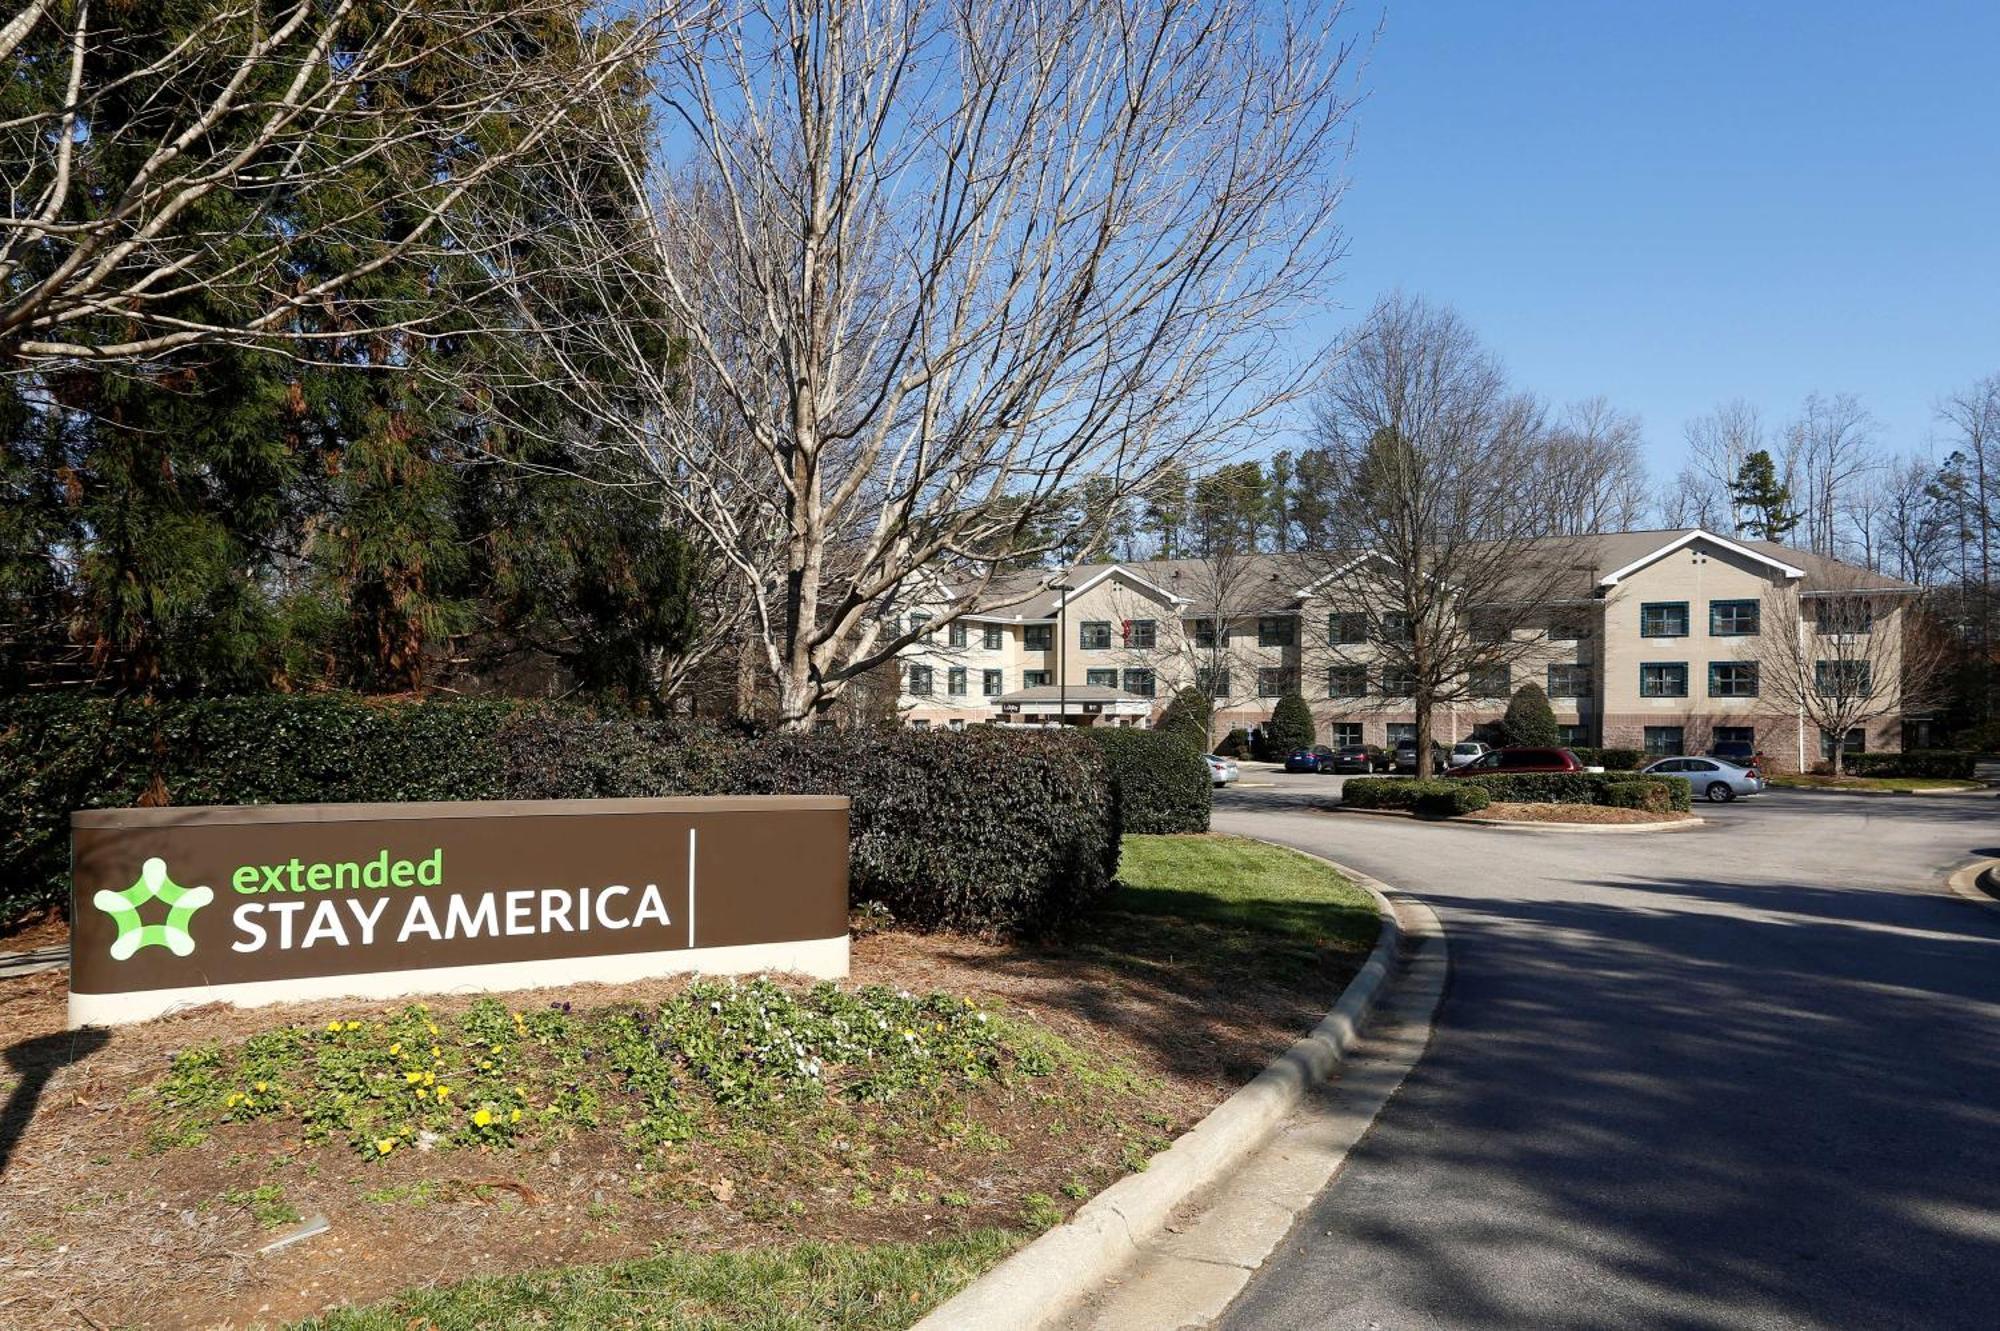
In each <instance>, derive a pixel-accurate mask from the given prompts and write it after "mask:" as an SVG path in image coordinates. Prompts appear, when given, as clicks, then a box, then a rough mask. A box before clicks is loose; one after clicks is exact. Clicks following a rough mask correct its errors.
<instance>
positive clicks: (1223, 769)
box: [1202, 753, 1242, 786]
mask: <svg viewBox="0 0 2000 1331" xmlns="http://www.w3.org/2000/svg"><path fill="white" fill-rule="evenodd" d="M1202 757H1204V758H1206V759H1208V780H1209V784H1210V785H1216V786H1226V785H1228V784H1229V783H1230V782H1231V781H1234V780H1235V779H1236V778H1237V777H1238V776H1240V775H1241V774H1242V773H1241V771H1240V769H1239V768H1238V767H1237V766H1236V760H1235V759H1234V758H1225V757H1223V756H1222V755H1221V754H1219V753H1205V754H1203V755H1202Z"/></svg>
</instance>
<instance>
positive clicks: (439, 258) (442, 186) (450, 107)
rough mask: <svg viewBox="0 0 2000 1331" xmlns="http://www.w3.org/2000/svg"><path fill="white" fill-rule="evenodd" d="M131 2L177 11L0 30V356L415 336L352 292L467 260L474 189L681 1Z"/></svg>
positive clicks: (36, 362) (112, 354)
mask: <svg viewBox="0 0 2000 1331" xmlns="http://www.w3.org/2000/svg"><path fill="white" fill-rule="evenodd" d="M140 12H141V13H150V14H153V15H156V16H160V17H159V21H160V22H162V23H168V22H174V21H182V22H184V26H183V27H181V28H173V29H165V30H157V31H147V30H141V29H139V28H137V27H135V26H134V25H133V23H132V19H131V14H130V11H129V10H127V9H126V8H124V7H120V6H116V5H97V6H93V5H92V4H91V3H90V0H59V2H47V3H45V2H42V0H29V3H28V4H26V6H25V7H24V8H22V9H20V10H19V11H18V12H17V13H16V14H15V15H14V17H13V18H12V19H11V20H9V21H8V22H6V23H5V24H4V25H0V58H5V60H6V61H7V65H6V68H7V78H8V81H9V88H10V93H11V94H12V100H10V102H9V109H8V111H7V112H6V113H5V114H6V118H4V119H0V175H4V177H5V179H6V182H7V201H6V206H5V207H4V208H0V372H4V371H7V370H10V369H11V370H15V371H19V370H22V369H24V368H26V369H31V368H34V367H36V366H46V365H49V364H51V363H61V362H76V361H98V362H104V361H134V360H143V359H147V358H152V357H158V356H161V355H164V354H166V353H169V352H171V351H173V350H175V349H176V348H180V347H184V346H188V345H191V344H195V343H200V342H205V341H207V342H212V341H218V340H237V341H241V340H258V341H265V342H268V341H271V340H273V339H279V340H290V341H291V342H292V344H294V345H296V343H297V341H298V340H300V339H311V338H314V337H325V338H335V337H340V338H348V339H352V338H354V337H355V336H356V335H357V333H358V332H364V331H367V330H370V329H375V330H379V331H382V332H389V331H395V332H398V333H400V334H404V335H407V334H409V333H411V332H413V331H421V325H417V326H415V327H413V326H412V324H411V323H410V322H408V320H409V319H410V318H411V317H412V316H410V314H409V312H408V311H399V310H398V309H396V308H395V306H394V305H393V303H390V302H386V301H384V300H383V299H382V292H381V291H380V290H379V289H377V290H375V291H373V292H370V293H366V294H358V291H359V288H361V287H364V286H367V285H368V282H369V279H370V278H371V277H373V276H375V275H377V274H381V273H383V272H384V270H386V269H389V268H391V267H392V266H395V265H399V264H414V265H415V266H416V271H417V272H419V273H424V272H428V271H430V270H431V269H432V268H434V267H435V266H438V265H452V266H454V267H455V268H457V269H459V270H461V271H465V272H471V273H476V272H478V270H479V266H480V262H481V258H482V256H477V255H472V254H468V253H467V252H466V249H465V242H464V238H463V235H464V233H463V230H462V228H461V226H460V225H459V224H460V223H461V222H462V221H463V219H464V218H465V216H466V215H467V214H468V213H469V212H471V211H473V210H474V209H475V208H476V206H478V205H479V203H480V202H481V193H482V191H483V190H484V189H486V188H487V187H488V186H489V185H492V184H494V183H496V182H497V181H499V180H501V179H502V178H504V177H505V176H506V175H507V173H508V172H510V171H511V170H513V169H514V168H515V167H516V166H518V165H519V164H520V163H522V162H524V161H526V160H528V159H530V158H533V157H535V156H536V155H538V154H540V153H542V152H543V151H544V150H546V149H548V148H550V147H551V145H552V141H554V140H559V139H560V138H561V137H562V136H565V135H569V134H573V133H575V132H576V129H577V120H576V114H577V112H578V109H579V108H580V107H582V106H584V105H587V104H589V103H590V102H592V101H593V100H595V99H596V98H597V97H598V95H599V94H600V93H601V92H602V91H603V90H604V89H605V88H606V87H608V86H610V85H611V84H613V83H614V82H615V81H616V80H618V79H620V78H622V77H624V75H625V74H626V72H627V70H628V67H629V65H630V62H631V61H632V60H633V59H634V58H635V57H636V56H637V55H638V54H640V53H642V52H644V51H647V50H649V49H651V48H652V47H654V46H655V45H656V44H657V43H658V41H659V39H660V38H661V37H662V35H663V34H664V32H665V31H666V30H667V29H668V28H670V27H671V26H673V23H675V22H677V21H679V20H678V19H677V18H674V17H654V16H642V15H638V14H635V13H634V12H632V11H620V14H619V16H617V18H616V19H611V18H607V17H605V16H604V15H602V14H600V13H598V12H596V11H594V10H593V8H592V5H591V4H590V3H589V0H521V2H515V0H509V2H508V3H490V2H487V0H457V2H456V3H453V2H452V0H447V2H446V3H443V4H438V3H432V2H431V0H383V2H382V3H370V4H361V3H358V2H357V0H328V2H326V3H310V2H309V0H278V3H276V4H275V5H270V6H267V5H264V4H254V3H247V2H243V0H223V3H219V4H217V5H216V6H215V7H214V9H213V12H210V13H202V14H197V15H195V16H193V18H192V20H191V21H189V20H188V19H187V17H186V16H180V18H179V19H176V18H174V17H173V16H172V15H171V11H170V9H169V8H164V7H154V8H153V9H151V10H150V11H148V10H144V9H142V10H141V11H140ZM686 12H687V13H690V14H691V13H692V12H693V10H692V9H690V10H689V11H686ZM510 187H511V186H510Z"/></svg>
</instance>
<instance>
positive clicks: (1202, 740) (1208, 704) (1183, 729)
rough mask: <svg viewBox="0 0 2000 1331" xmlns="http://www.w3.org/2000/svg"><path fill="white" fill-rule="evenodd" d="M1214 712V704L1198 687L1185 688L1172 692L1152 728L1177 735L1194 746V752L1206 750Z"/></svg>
mask: <svg viewBox="0 0 2000 1331" xmlns="http://www.w3.org/2000/svg"><path fill="white" fill-rule="evenodd" d="M1214 714H1215V704H1214V702H1213V701H1212V700H1211V699H1210V698H1209V696H1208V695H1207V694H1206V693H1203V692H1202V691H1201V690H1200V689H1196V688H1186V689H1182V690H1181V691H1180V692H1178V693H1176V694H1174V696H1173V700H1172V701H1171V702H1169V703H1168V704H1167V706H1166V709H1165V710H1164V711H1162V712H1161V713H1160V719H1159V720H1158V721H1157V722H1155V723H1154V725H1153V729H1155V730H1158V731H1163V732H1165V733H1166V734H1169V735H1179V736H1180V737H1181V738H1182V739H1184V740H1186V741H1187V742H1188V743H1189V744H1192V745H1193V746H1194V749H1195V752H1196V753H1206V752H1207V751H1208V730H1209V725H1210V724H1211V722H1212V720H1213V718H1214Z"/></svg>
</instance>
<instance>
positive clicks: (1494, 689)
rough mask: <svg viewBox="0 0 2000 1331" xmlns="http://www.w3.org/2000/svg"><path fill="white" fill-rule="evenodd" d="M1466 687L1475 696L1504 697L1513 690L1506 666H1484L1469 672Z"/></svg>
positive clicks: (1509, 673)
mask: <svg viewBox="0 0 2000 1331" xmlns="http://www.w3.org/2000/svg"><path fill="white" fill-rule="evenodd" d="M1466 687H1467V688H1468V689H1469V690H1471V693H1472V696H1473V697H1475V698H1504V697H1506V696H1507V695H1508V694H1509V693H1511V692H1513V680H1512V678H1511V672H1510V671H1509V670H1508V669H1507V667H1506V666H1504V665H1495V666H1485V667H1483V668H1481V669H1479V670H1475V671H1473V672H1472V673H1471V676H1470V677H1469V678H1468V679H1467V680H1466Z"/></svg>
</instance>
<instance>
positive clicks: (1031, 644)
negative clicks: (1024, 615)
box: [1021, 624, 1056, 652]
mask: <svg viewBox="0 0 2000 1331" xmlns="http://www.w3.org/2000/svg"><path fill="white" fill-rule="evenodd" d="M1055 649H1056V626H1055V625H1054V624H1023V625H1022V626H1021V650H1022V651H1024V652H1052V651H1054V650H1055Z"/></svg>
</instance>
